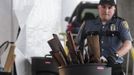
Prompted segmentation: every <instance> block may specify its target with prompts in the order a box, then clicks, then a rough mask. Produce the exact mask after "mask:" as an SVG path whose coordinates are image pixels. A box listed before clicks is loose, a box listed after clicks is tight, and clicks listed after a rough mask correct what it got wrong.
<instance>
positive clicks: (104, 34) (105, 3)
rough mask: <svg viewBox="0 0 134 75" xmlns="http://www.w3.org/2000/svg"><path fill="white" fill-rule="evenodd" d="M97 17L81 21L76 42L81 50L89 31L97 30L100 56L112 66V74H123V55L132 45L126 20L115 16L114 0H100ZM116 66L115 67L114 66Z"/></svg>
mask: <svg viewBox="0 0 134 75" xmlns="http://www.w3.org/2000/svg"><path fill="white" fill-rule="evenodd" d="M98 12H99V17H97V18H96V19H94V20H88V21H85V22H84V23H83V25H82V26H81V29H80V31H79V33H78V37H77V44H78V45H79V47H80V50H83V47H84V40H85V39H86V38H87V35H88V33H89V32H93V31H97V32H98V34H99V39H100V48H101V49H100V50H101V58H102V59H103V60H105V61H108V65H109V66H111V67H112V75H123V72H122V70H121V69H122V68H121V64H122V63H123V56H124V55H126V54H127V53H128V52H129V50H130V49H131V47H132V43H131V41H132V38H131V34H130V30H129V26H128V23H127V21H125V20H124V19H122V18H119V17H117V16H116V3H115V1H114V0H100V2H99V4H98ZM115 66H116V67H115Z"/></svg>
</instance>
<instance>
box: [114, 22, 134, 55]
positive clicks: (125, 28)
mask: <svg viewBox="0 0 134 75" xmlns="http://www.w3.org/2000/svg"><path fill="white" fill-rule="evenodd" d="M119 29H120V38H121V40H122V41H123V43H122V46H121V48H119V49H118V50H117V53H118V55H119V56H124V55H125V54H127V53H128V52H129V50H130V49H131V48H132V37H131V34H130V29H129V25H128V23H127V21H125V20H124V21H122V23H121V25H120V28H119Z"/></svg>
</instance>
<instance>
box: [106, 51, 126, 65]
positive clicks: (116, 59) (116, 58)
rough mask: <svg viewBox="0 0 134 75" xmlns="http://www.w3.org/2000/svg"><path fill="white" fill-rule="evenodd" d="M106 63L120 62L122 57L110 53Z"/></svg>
mask: <svg viewBox="0 0 134 75" xmlns="http://www.w3.org/2000/svg"><path fill="white" fill-rule="evenodd" d="M107 60H108V65H109V66H110V65H114V64H122V63H123V61H124V59H123V57H120V56H118V55H117V54H116V53H111V54H110V55H109V56H108V58H107Z"/></svg>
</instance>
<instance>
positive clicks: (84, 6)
mask: <svg viewBox="0 0 134 75" xmlns="http://www.w3.org/2000/svg"><path fill="white" fill-rule="evenodd" d="M97 16H98V11H97V4H95V3H90V2H87V1H81V2H80V3H79V4H78V5H77V7H76V8H75V10H74V12H73V13H72V15H71V17H66V18H65V21H67V22H68V26H67V29H66V31H71V32H72V34H77V33H78V31H79V29H80V26H81V24H82V23H83V21H85V20H89V19H94V18H95V17H97Z"/></svg>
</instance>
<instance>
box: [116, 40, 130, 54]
mask: <svg viewBox="0 0 134 75" xmlns="http://www.w3.org/2000/svg"><path fill="white" fill-rule="evenodd" d="M131 48H132V42H131V41H130V40H126V41H124V42H123V45H122V47H121V48H120V49H119V50H118V51H117V52H116V53H117V54H118V55H119V56H124V55H125V54H127V53H128V52H129V50H130V49H131Z"/></svg>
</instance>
